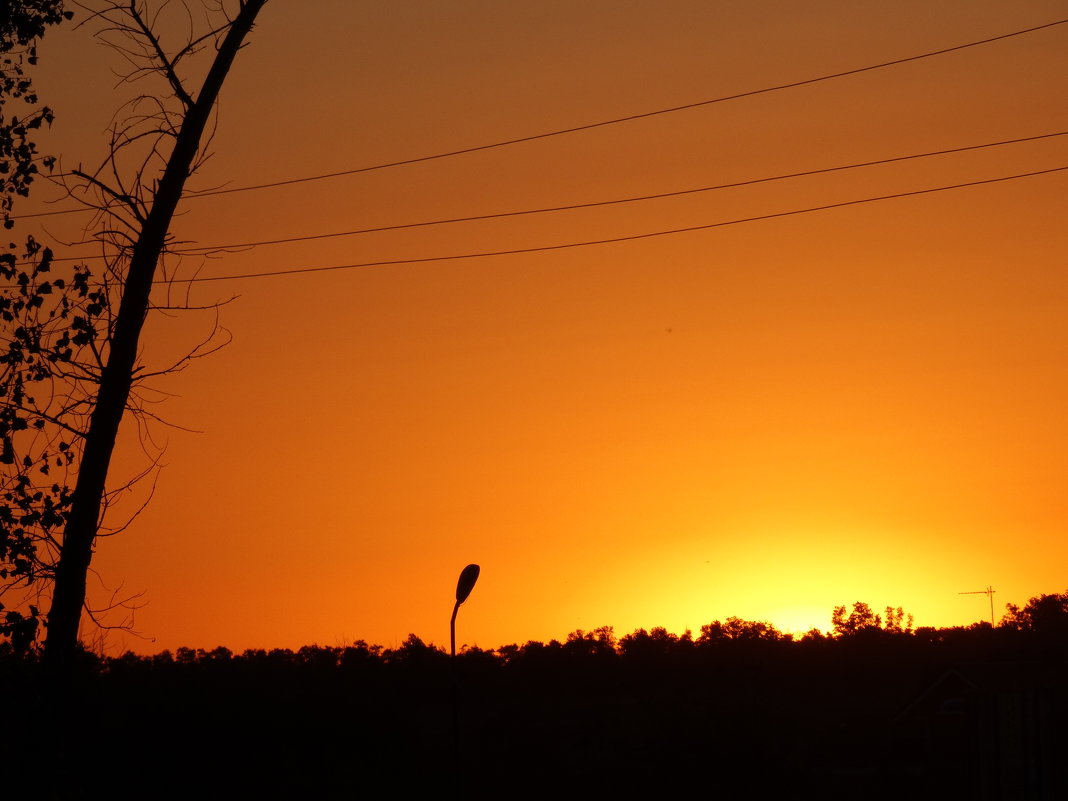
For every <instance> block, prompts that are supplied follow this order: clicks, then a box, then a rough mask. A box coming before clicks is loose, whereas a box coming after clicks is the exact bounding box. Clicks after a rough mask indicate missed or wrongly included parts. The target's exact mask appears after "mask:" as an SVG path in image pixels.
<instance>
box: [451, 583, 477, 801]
mask: <svg viewBox="0 0 1068 801" xmlns="http://www.w3.org/2000/svg"><path fill="white" fill-rule="evenodd" d="M480 570H481V568H479V566H478V565H468V566H467V567H465V568H464V569H463V570H462V571H460V580H459V581H457V582H456V605H455V606H453V608H452V619H451V620H450V621H449V640H450V643H451V645H452V649H451V654H452V657H451V658H450V659H449V668H450V670H449V672H450V673H451V674H452V763H453V794H454V797H455V798H460V760H459V756H460V712H459V703H458V701H457V691H456V613H457V612H459V611H460V604H462V603H463V602H464V601H466V600H467V596H468V595H470V594H471V590H473V589H474V588H475V582H476V581H478V574H479V571H480Z"/></svg>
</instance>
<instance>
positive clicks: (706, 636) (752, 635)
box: [697, 617, 791, 645]
mask: <svg viewBox="0 0 1068 801" xmlns="http://www.w3.org/2000/svg"><path fill="white" fill-rule="evenodd" d="M788 639H791V638H790V636H789V635H787V634H783V633H782V632H781V631H779V630H778V629H777V628H775V627H774V626H773V625H771V624H770V623H767V622H765V621H763V620H742V619H741V618H740V617H729V618H727V619H726V621H724V622H722V623H721V622H720V621H718V620H714V621H712V622H711V623H708V624H707V625H704V626H701V636H700V637H698V638H697V644H698V645H707V644H711V643H715V642H720V641H724V640H737V641H753V640H762V641H771V642H776V641H781V640H788Z"/></svg>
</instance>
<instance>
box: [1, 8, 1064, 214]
mask: <svg viewBox="0 0 1068 801" xmlns="http://www.w3.org/2000/svg"><path fill="white" fill-rule="evenodd" d="M1065 23H1068V18H1065V19H1059V20H1054V21H1052V22H1047V23H1044V24H1042V25H1035V26H1032V27H1030V28H1023V29H1021V30H1017V31H1011V32H1009V33H1003V34H999V35H997V36H990V37H987V38H985V39H977V40H975V41H971V42H965V43H964V44H959V45H953V46H951V47H944V48H941V49H939V50H931V51H927V52H924V53H919V54H916V55H912V56H905V57H903V58H897V59H892V60H890V61H883V62H879V63H877V64H869V65H866V66H863V67H856V68H854V69H849V70H841V71H838V72H833V73H827V74H825V75H819V76H817V77H815V78H805V79H802V80H797V81H790V82H788V83H782V84H776V85H774V86H767V87H763V88H761V89H752V90H748V91H745V92H737V93H735V94H730V95H722V96H719V97H714V98H710V99H707V100H699V101H695V102H692V103H684V104H682V105H678V106H671V107H669V108H662V109H655V110H653V111H644V112H639V113H636V114H629V115H626V116H623V117H614V118H612V119H607V120H600V121H598V122H592V123H586V124H583V125H576V126H572V127H569V128H560V129H557V130H553V131H545V132H542V133H538V134H530V135H527V136H520V137H515V138H512V139H504V140H501V141H497V142H491V143H488V144H483V145H475V146H472V147H466V148H459V149H456V150H449V151H443V152H440V153H433V154H430V155H426V156H416V157H413V158H408V159H400V160H397V161H390V162H383V163H380V164H372V165H369V166H366V167H356V168H353V169H348V170H338V171H336V172H328V173H321V174H318V175H309V176H303V177H298V178H289V179H284V180H279V181H270V182H265V183H261V184H251V185H248V186H237V187H229V188H221V189H211V190H206V191H202V192H189V193H186V194H185V195H184V198H186V199H192V198H203V197H214V196H217V195H225V194H233V193H237V192H251V191H255V190H260V189H271V188H275V187H280V186H291V185H293V184H300V183H307V182H310V181H321V180H325V179H329V178H339V177H342V176H346V175H356V174H359V173H365V172H373V171H376V170H384V169H389V168H392V167H401V166H405V165H409V164H419V163H422V162H427V161H436V160H440V159H446V158H452V157H454V156H461V155H466V154H469V153H478V152H482V151H486V150H493V149H496V148H502V147H508V146H510V145H518V144H523V143H525V142H534V141H538V140H541V139H549V138H552V137H557V136H564V135H566V134H573V133H579V132H581V131H589V130H593V129H596V128H604V127H607V126H610V125H618V124H621V123H625V122H633V121H635V120H641V119H647V118H650V117H656V116H660V115H664V114H673V113H676V112H679V111H688V110H690V109H695V108H700V107H702V106H710V105H713V104H717V103H726V102H728V101H731V100H740V99H742V98H746V97H755V96H757V95H762V94H768V93H770V92H778V91H782V90H785V89H795V88H798V87H801V86H809V85H812V84H816V83H822V82H824V81H830V80H834V79H837V78H844V77H848V76H850V75H859V74H861V73H865V72H872V71H874V70H879V69H885V68H887V67H894V66H898V65H901V64H907V63H910V62H913V61H920V60H922V59H928V58H933V57H935V56H941V55H946V54H948V53H954V52H958V51H961V50H966V49H969V48H972V47H979V46H981V45H986V44H992V43H994V42H999V41H1003V40H1005V39H1011V38H1014V37H1017V36H1024V35H1026V34H1029V33H1035V32H1037V31H1041V30H1046V29H1048V28H1053V27H1056V26H1058V25H1064V24H1065ZM87 211H93V209H60V210H56V211H47V212H37V213H31V214H23V215H17V216H14V217H13V218H12V219H30V218H36V217H49V216H56V215H61V214H76V213H84V212H87Z"/></svg>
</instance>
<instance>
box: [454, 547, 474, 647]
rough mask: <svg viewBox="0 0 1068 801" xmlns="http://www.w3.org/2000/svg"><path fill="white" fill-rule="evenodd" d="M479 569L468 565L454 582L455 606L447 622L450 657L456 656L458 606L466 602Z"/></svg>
mask: <svg viewBox="0 0 1068 801" xmlns="http://www.w3.org/2000/svg"><path fill="white" fill-rule="evenodd" d="M480 570H481V568H480V567H479V566H478V565H468V566H467V567H465V568H464V569H463V570H462V571H460V580H459V581H457V582H456V606H454V607H453V608H452V620H450V621H449V637H450V640H451V642H452V655H453V656H456V613H457V612H459V611H460V604H462V603H463V602H464V601H466V600H467V596H468V595H470V594H471V590H473V589H474V588H475V582H476V581H478V573H479V571H480Z"/></svg>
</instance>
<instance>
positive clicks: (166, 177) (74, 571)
mask: <svg viewBox="0 0 1068 801" xmlns="http://www.w3.org/2000/svg"><path fill="white" fill-rule="evenodd" d="M266 2H267V0H246V2H245V3H244V4H243V5H242V7H241V10H240V11H239V12H238V15H237V16H236V17H235V19H234V21H233V23H231V25H230V27H229V29H228V30H227V32H226V37H225V38H224V39H223V42H222V44H221V46H220V47H219V50H218V52H217V54H216V56H215V61H214V62H213V63H212V66H211V69H210V70H209V72H208V74H207V77H206V78H205V79H204V84H203V86H202V87H201V91H200V94H199V95H198V96H197V98H196V100H195V101H194V102H193V104H192V105H191V106H189V107H188V108H187V110H186V113H185V118H184V119H183V121H182V126H181V128H180V130H179V132H178V136H177V138H176V139H175V143H174V150H173V151H172V152H171V156H170V159H169V160H168V161H167V167H166V169H165V170H164V173H163V178H162V179H161V180H160V182H159V185H158V187H157V189H156V192H155V196H154V197H153V200H152V209H151V210H150V211H149V213H148V216H147V218H146V220H145V222H144V225H143V226H142V227H141V231H140V234H139V236H138V238H137V242H136V243H135V245H134V248H133V253H132V256H131V258H130V265H129V271H128V272H127V275H126V282H125V285H124V287H123V292H122V300H121V301H120V303H119V313H118V315H117V317H116V318H115V328H114V333H113V336H112V341H111V350H110V353H109V354H108V361H107V365H106V366H105V367H104V371H103V374H102V376H101V379H100V389H99V391H98V392H97V398H96V406H95V408H94V409H93V414H92V417H91V419H90V422H89V431H88V434H87V436H86V438H85V449H84V451H83V453H82V459H81V465H80V468H79V470H78V480H77V483H76V484H75V486H74V492H73V494H72V496H71V506H70V512H69V515H68V517H67V524H66V527H65V529H64V532H63V545H62V549H61V552H60V558H59V563H58V565H57V566H56V577H55V585H54V588H53V594H52V606H51V609H50V611H49V613H48V635H47V638H46V640H45V658H46V659H47V660H49V661H50V662H63V661H66V660H67V659H69V658H70V656H71V655H72V654H73V653H74V652H75V650H76V649H77V644H78V625H79V623H80V621H81V613H82V607H83V605H84V604H85V589H86V575H87V573H88V570H89V563H90V561H91V560H92V557H93V543H94V541H95V540H96V534H97V529H98V526H99V523H100V517H101V510H102V505H103V498H104V491H105V482H106V480H107V475H108V470H109V468H110V465H111V456H112V452H113V451H114V449H115V440H116V437H117V436H118V433H119V424H120V423H121V422H122V416H123V413H124V412H125V411H126V403H127V400H128V399H129V395H130V389H131V386H132V384H133V371H134V365H135V362H136V360H137V351H138V343H139V341H140V338H141V329H142V327H143V326H144V322H145V318H146V316H147V314H148V302H149V296H150V294H151V291H152V282H153V280H154V278H155V274H156V266H157V263H158V262H159V257H160V254H161V252H162V250H163V245H164V242H165V239H166V236H167V232H168V230H169V229H170V225H171V219H172V217H173V216H174V211H175V208H176V207H177V206H178V201H179V200H180V199H181V197H182V191H183V189H184V187H185V181H186V179H187V178H188V177H189V175H190V171H191V169H192V165H193V160H194V159H195V158H196V154H197V151H198V149H199V148H200V140H201V137H202V135H203V133H204V129H205V127H206V126H207V123H208V119H209V117H210V115H211V110H212V107H213V106H214V105H215V101H216V100H217V99H218V96H219V90H220V89H221V88H222V84H223V80H224V79H225V78H226V74H227V72H228V71H229V69H230V66H231V65H232V64H233V61H234V58H235V56H236V55H237V51H238V49H239V48H240V47H241V44H242V42H243V41H244V39H245V37H246V36H247V35H248V33H249V31H250V30H251V29H252V23H253V21H254V20H255V18H256V15H257V14H258V13H259V11H260V9H262V8H263V6H264V4H265V3H266Z"/></svg>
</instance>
